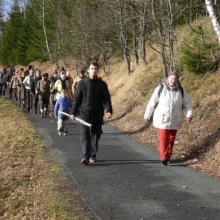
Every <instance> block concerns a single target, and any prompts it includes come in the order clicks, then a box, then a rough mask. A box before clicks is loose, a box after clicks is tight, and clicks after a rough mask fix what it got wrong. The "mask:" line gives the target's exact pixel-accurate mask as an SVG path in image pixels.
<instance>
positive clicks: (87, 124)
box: [59, 111, 92, 127]
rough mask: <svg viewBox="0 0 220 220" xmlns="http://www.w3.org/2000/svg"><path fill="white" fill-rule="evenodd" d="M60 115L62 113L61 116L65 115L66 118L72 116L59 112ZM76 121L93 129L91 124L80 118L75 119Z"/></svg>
mask: <svg viewBox="0 0 220 220" xmlns="http://www.w3.org/2000/svg"><path fill="white" fill-rule="evenodd" d="M59 113H61V114H63V115H66V116H68V117H70V115H69V114H67V113H66V112H62V111H59ZM75 119H76V120H77V121H79V122H80V123H82V124H84V125H86V126H88V127H91V126H92V125H91V124H89V123H88V122H86V121H83V120H82V119H80V118H77V117H75Z"/></svg>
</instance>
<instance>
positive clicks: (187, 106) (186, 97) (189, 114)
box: [183, 88, 193, 117]
mask: <svg viewBox="0 0 220 220" xmlns="http://www.w3.org/2000/svg"><path fill="white" fill-rule="evenodd" d="M183 91H184V93H183V94H184V95H183V109H185V111H186V117H193V110H192V106H191V102H190V98H189V95H188V93H187V91H186V90H185V89H184V88H183Z"/></svg>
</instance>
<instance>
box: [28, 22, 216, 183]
mask: <svg viewBox="0 0 220 220" xmlns="http://www.w3.org/2000/svg"><path fill="white" fill-rule="evenodd" d="M200 24H202V25H203V28H204V29H205V30H206V31H207V35H209V37H210V38H212V39H215V37H213V36H214V33H213V30H212V26H211V24H210V21H209V19H208V18H205V19H203V20H200V21H198V22H197V23H195V24H194V26H197V25H200ZM191 34H192V33H191V30H190V29H189V28H188V27H184V28H182V29H181V30H179V31H178V35H179V38H180V39H181V41H180V47H181V42H183V41H184V40H185V39H188V38H189V36H190V35H191ZM147 63H148V64H147V65H146V66H143V65H139V66H135V65H134V64H132V73H131V74H130V75H128V74H126V66H125V63H124V62H123V60H120V59H112V60H110V72H109V74H108V75H106V74H105V73H104V71H103V70H102V69H101V70H100V75H101V76H102V78H103V79H104V80H105V81H106V82H107V83H108V85H109V89H110V92H111V96H112V102H113V108H114V115H113V117H112V118H111V120H110V121H109V123H110V124H111V125H113V126H116V127H118V128H120V129H121V130H123V131H126V132H128V133H130V135H131V136H132V138H133V139H135V140H138V141H140V142H142V143H144V144H145V145H147V146H150V147H154V148H156V149H157V148H158V134H157V130H156V129H155V128H154V127H153V126H152V124H150V125H148V126H146V125H145V123H144V121H143V114H144V111H145V108H146V104H147V102H148V101H149V99H150V96H151V94H152V92H153V90H154V88H155V87H156V86H157V85H158V84H160V83H161V82H162V81H163V75H162V70H161V64H160V58H159V56H158V54H157V53H156V52H155V51H152V50H151V49H150V48H147ZM32 64H33V65H34V66H36V67H39V68H41V69H42V71H45V72H48V73H51V72H52V69H54V68H55V64H50V63H44V64H39V63H32ZM60 66H62V62H61V63H60ZM67 69H68V70H69V71H70V72H71V75H72V77H75V75H76V71H75V70H74V69H69V68H67ZM181 78H182V80H181V83H182V85H183V86H184V87H185V88H186V89H187V91H188V93H189V95H190V97H191V101H192V105H193V108H194V120H193V121H192V122H191V123H190V124H188V123H184V124H183V127H182V129H180V130H179V131H178V135H177V139H176V142H175V146H174V152H173V158H175V159H181V160H183V161H184V162H185V163H186V164H188V165H189V166H191V167H192V168H194V169H200V170H201V171H202V172H204V173H206V174H207V175H209V176H213V177H215V178H217V179H219V180H220V169H219V167H220V125H219V119H220V111H219V107H220V104H219V103H220V70H219V69H218V70H217V71H216V72H211V73H206V74H205V75H203V76H201V77H195V76H192V75H190V74H189V73H187V72H181Z"/></svg>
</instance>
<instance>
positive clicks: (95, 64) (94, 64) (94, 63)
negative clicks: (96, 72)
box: [90, 62, 99, 68]
mask: <svg viewBox="0 0 220 220" xmlns="http://www.w3.org/2000/svg"><path fill="white" fill-rule="evenodd" d="M91 65H93V66H96V67H98V68H99V64H98V63H96V62H93V63H91V64H90V66H91Z"/></svg>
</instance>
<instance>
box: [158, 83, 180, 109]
mask: <svg viewBox="0 0 220 220" xmlns="http://www.w3.org/2000/svg"><path fill="white" fill-rule="evenodd" d="M163 87H164V84H161V85H160V88H159V90H158V98H160V94H161V92H162V91H163ZM180 92H181V94H182V97H183V96H184V91H183V87H182V86H181V85H180ZM158 103H159V101H158ZM158 103H157V104H156V105H155V106H154V109H156V107H157V105H158Z"/></svg>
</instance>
